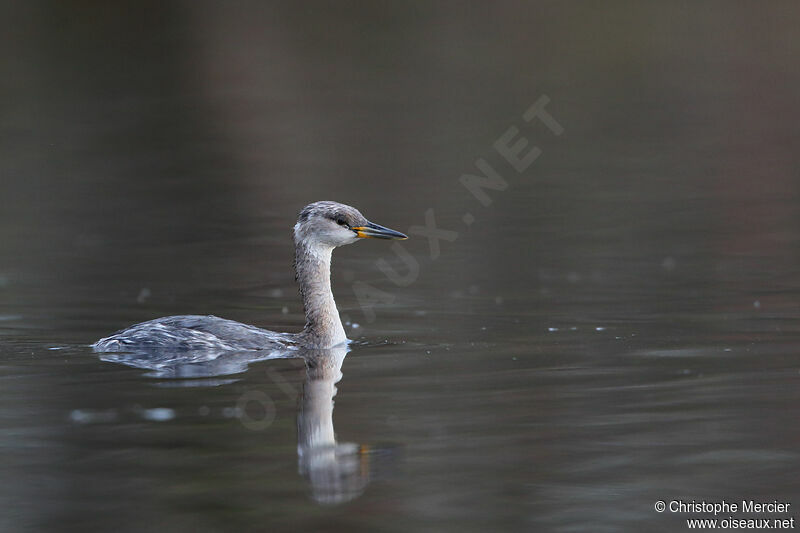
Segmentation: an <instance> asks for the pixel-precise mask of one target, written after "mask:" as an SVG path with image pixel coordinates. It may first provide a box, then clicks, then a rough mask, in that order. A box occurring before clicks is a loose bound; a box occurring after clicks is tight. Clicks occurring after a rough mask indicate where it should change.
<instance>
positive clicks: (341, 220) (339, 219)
mask: <svg viewBox="0 0 800 533" xmlns="http://www.w3.org/2000/svg"><path fill="white" fill-rule="evenodd" d="M336 223H337V224H339V225H340V226H347V221H346V220H345V219H343V218H337V219H336Z"/></svg>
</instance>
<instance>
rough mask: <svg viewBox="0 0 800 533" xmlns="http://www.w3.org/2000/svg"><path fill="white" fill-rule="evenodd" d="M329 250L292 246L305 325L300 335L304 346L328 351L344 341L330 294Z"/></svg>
mask: <svg viewBox="0 0 800 533" xmlns="http://www.w3.org/2000/svg"><path fill="white" fill-rule="evenodd" d="M332 253H333V248H331V247H328V246H321V245H313V244H312V245H310V244H308V243H305V242H302V241H297V242H296V243H295V259H294V268H295V274H296V277H297V282H298V284H299V285H300V295H301V296H302V298H303V310H304V311H305V314H306V325H305V327H304V328H303V332H302V333H301V336H302V337H303V341H304V343H305V344H307V345H309V346H314V347H317V348H330V347H332V346H336V345H339V344H342V343H343V342H345V341H346V340H347V335H346V334H345V332H344V327H343V326H342V321H341V319H340V318H339V310H338V309H337V308H336V302H335V301H334V299H333V291H331V255H332Z"/></svg>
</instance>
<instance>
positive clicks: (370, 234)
mask: <svg viewBox="0 0 800 533" xmlns="http://www.w3.org/2000/svg"><path fill="white" fill-rule="evenodd" d="M350 229H352V230H353V231H355V232H356V235H357V236H358V237H360V238H362V239H396V240H401V241H402V240H405V239H408V236H406V235H403V234H402V233H400V232H399V231H395V230H393V229H389V228H384V227H383V226H379V225H377V224H373V223H372V222H367V224H366V225H364V226H356V227H354V228H350Z"/></svg>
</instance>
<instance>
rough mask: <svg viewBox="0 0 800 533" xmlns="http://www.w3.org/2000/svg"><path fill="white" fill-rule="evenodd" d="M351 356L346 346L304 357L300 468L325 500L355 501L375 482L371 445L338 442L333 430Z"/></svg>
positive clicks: (316, 497) (317, 496)
mask: <svg viewBox="0 0 800 533" xmlns="http://www.w3.org/2000/svg"><path fill="white" fill-rule="evenodd" d="M346 355H347V348H345V347H338V348H332V349H327V350H309V351H306V352H304V353H303V355H302V357H303V359H304V360H305V363H306V380H305V384H304V386H303V393H302V395H301V399H300V404H299V409H298V412H297V458H298V469H299V471H300V474H301V475H302V476H303V477H305V478H306V479H307V480H308V481H309V483H310V484H311V492H312V497H313V499H314V500H315V501H317V502H319V503H323V504H337V503H343V502H347V501H350V500H352V499H354V498H356V497H358V496H359V495H361V493H363V492H364V489H365V487H366V485H367V483H369V457H368V455H367V453H366V449H365V447H362V446H359V445H358V444H355V443H350V442H344V443H343V442H337V440H336V434H335V432H334V428H333V404H334V401H333V398H334V396H336V384H337V383H338V382H339V381H340V380H341V379H342V371H341V368H342V362H343V361H344V358H345V356H346Z"/></svg>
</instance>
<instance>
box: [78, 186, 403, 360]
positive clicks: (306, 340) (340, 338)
mask: <svg viewBox="0 0 800 533" xmlns="http://www.w3.org/2000/svg"><path fill="white" fill-rule="evenodd" d="M366 238H373V239H407V238H408V237H406V236H405V235H403V234H402V233H400V232H399V231H395V230H392V229H389V228H385V227H383V226H379V225H378V224H373V223H372V222H370V221H369V220H367V219H366V218H364V215H362V214H361V213H360V212H359V211H358V209H356V208H354V207H350V206H349V205H344V204H340V203H337V202H315V203H313V204H309V205H307V206H305V207H304V208H303V209H302V210H301V211H300V215H299V216H298V218H297V224H295V226H294V246H295V252H294V269H295V279H296V280H297V283H298V284H299V285H300V295H301V296H302V298H303V309H304V311H305V315H306V325H305V327H304V328H303V331H301V332H300V333H278V332H274V331H269V330H265V329H261V328H257V327H255V326H250V325H247V324H242V323H240V322H235V321H233V320H226V319H224V318H219V317H216V316H199V315H180V316H169V317H163V318H157V319H155V320H150V321H148V322H142V323H141V324H136V325H134V326H131V327H129V328H127V329H124V330H121V331H118V332H117V333H114V334H113V335H111V336H110V337H106V338H103V339H100V340H99V341H97V342H96V343H95V344H94V345H92V347H93V348H94V349H95V351H98V352H124V351H141V350H147V351H151V350H168V351H175V350H178V351H185V350H206V351H208V350H211V351H214V352H218V351H227V350H237V351H242V350H275V349H281V348H290V347H299V348H317V349H319V348H332V347H334V346H338V345H340V344H343V343H344V342H345V341H347V336H346V335H345V332H344V327H342V321H341V319H340V318H339V311H338V310H337V309H336V302H335V301H334V300H333V292H331V254H332V252H333V249H334V248H336V247H338V246H344V245H345V244H351V243H354V242H356V241H357V240H359V239H366Z"/></svg>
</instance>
